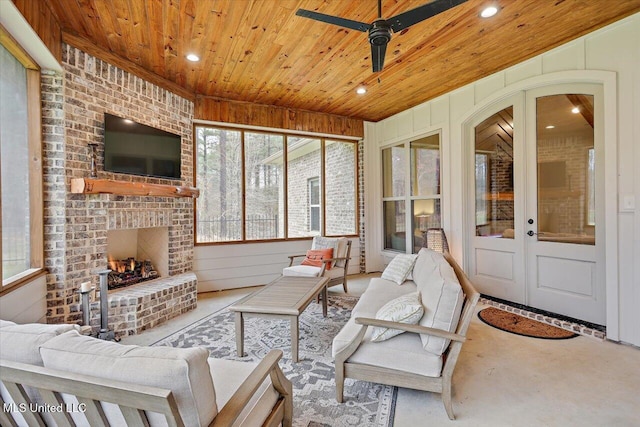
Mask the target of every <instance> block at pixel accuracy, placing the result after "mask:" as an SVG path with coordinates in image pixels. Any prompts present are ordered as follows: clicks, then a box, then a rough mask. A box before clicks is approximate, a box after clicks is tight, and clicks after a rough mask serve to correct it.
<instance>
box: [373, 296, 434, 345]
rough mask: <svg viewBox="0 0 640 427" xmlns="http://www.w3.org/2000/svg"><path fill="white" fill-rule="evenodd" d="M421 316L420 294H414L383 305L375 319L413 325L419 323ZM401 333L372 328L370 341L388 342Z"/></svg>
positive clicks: (387, 329)
mask: <svg viewBox="0 0 640 427" xmlns="http://www.w3.org/2000/svg"><path fill="white" fill-rule="evenodd" d="M423 314H424V307H423V306H422V302H420V293H419V292H414V293H412V294H408V295H403V296H401V297H398V298H396V299H393V300H391V301H389V302H388V303H386V304H385V305H383V306H382V307H381V308H380V310H378V312H377V313H376V319H380V320H389V321H392V322H400V323H406V324H409V325H415V324H417V323H418V322H419V321H420V319H421V318H422V315H423ZM403 332H404V331H401V330H399V329H389V328H381V327H374V328H373V331H372V333H371V341H374V342H380V341H384V340H388V339H389V338H392V337H395V336H396V335H400V334H401V333H403Z"/></svg>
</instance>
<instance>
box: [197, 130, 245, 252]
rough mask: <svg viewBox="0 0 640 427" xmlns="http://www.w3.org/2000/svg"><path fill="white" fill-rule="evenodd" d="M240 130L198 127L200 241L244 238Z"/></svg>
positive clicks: (198, 216)
mask: <svg viewBox="0 0 640 427" xmlns="http://www.w3.org/2000/svg"><path fill="white" fill-rule="evenodd" d="M240 137H241V134H240V132H239V131H233V130H226V129H214V128H205V127H197V128H196V150H197V152H196V156H197V158H196V164H197V166H196V185H197V186H198V188H199V189H200V197H199V198H198V199H197V201H196V222H197V226H198V229H197V241H198V242H225V241H233V240H241V239H242V155H241V149H240V147H241V142H240Z"/></svg>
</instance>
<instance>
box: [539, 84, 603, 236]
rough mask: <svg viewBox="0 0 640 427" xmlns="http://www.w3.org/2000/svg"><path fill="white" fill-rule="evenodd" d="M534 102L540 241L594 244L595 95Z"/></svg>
mask: <svg viewBox="0 0 640 427" xmlns="http://www.w3.org/2000/svg"><path fill="white" fill-rule="evenodd" d="M536 103H537V108H536V112H537V125H536V126H537V162H538V240H545V241H554V242H567V243H579V244H588V245H593V244H595V214H594V211H593V210H592V206H593V207H595V203H594V204H591V203H590V202H591V199H592V195H593V194H594V192H593V188H594V185H595V181H594V177H593V176H592V175H593V174H591V176H590V171H595V165H596V163H595V162H597V161H598V159H597V158H596V157H595V155H593V154H591V155H590V152H592V150H593V144H594V133H593V115H594V111H593V96H592V95H579V94H569V95H564V94H563V95H552V96H545V97H541V98H538V99H537V100H536ZM590 216H591V218H592V219H593V224H589V221H590Z"/></svg>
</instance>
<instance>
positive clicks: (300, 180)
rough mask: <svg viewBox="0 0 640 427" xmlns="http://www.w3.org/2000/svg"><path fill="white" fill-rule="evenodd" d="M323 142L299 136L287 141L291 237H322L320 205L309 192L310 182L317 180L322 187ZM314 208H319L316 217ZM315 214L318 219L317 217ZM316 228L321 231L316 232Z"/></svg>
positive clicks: (288, 138)
mask: <svg viewBox="0 0 640 427" xmlns="http://www.w3.org/2000/svg"><path fill="white" fill-rule="evenodd" d="M320 154H321V152H320V140H319V139H317V138H307V137H298V136H289V137H287V209H288V220H287V227H288V234H287V236H288V237H307V236H317V235H319V234H320V227H319V226H320V224H321V217H320V211H321V209H320V204H321V201H320V200H319V195H320V194H321V193H322V189H320V188H318V192H317V193H316V194H318V200H312V197H313V194H311V193H312V192H310V191H309V180H310V179H317V181H316V182H317V183H318V186H319V185H320V180H319V179H318V177H319V176H320V175H321V173H320V172H321V171H320V166H321V163H320ZM312 206H316V207H318V209H317V210H314V211H313V212H314V214H312V209H311V208H312ZM315 212H317V213H318V215H315ZM314 227H317V228H316V229H314Z"/></svg>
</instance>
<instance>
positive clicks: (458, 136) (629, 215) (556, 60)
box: [365, 14, 640, 346]
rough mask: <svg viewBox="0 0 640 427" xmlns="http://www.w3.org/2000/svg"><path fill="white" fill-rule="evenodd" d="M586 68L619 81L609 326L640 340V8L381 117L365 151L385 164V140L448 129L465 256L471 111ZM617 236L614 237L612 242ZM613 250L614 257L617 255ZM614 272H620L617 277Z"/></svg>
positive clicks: (447, 182)
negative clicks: (465, 124) (466, 129)
mask: <svg viewBox="0 0 640 427" xmlns="http://www.w3.org/2000/svg"><path fill="white" fill-rule="evenodd" d="M586 72H591V74H594V73H602V74H606V75H608V76H610V77H611V78H610V79H609V80H610V81H611V82H613V83H612V85H611V86H610V88H613V89H612V90H611V91H610V92H615V93H612V94H610V95H609V96H611V95H613V98H611V99H615V102H614V103H613V106H614V108H616V110H617V121H615V122H617V125H614V127H615V129H613V130H612V129H609V130H607V129H606V126H605V138H606V137H607V135H614V139H615V141H610V140H606V141H605V144H607V146H611V145H612V143H613V145H614V147H615V144H616V143H617V153H618V154H617V158H615V157H614V160H613V164H616V163H617V165H616V167H615V168H614V169H617V170H613V173H612V174H609V173H607V177H608V178H609V181H613V183H611V184H607V186H608V187H609V186H610V185H612V186H613V188H616V186H617V194H607V203H608V204H607V206H608V208H607V209H608V212H613V215H612V217H613V220H612V221H610V222H608V224H607V227H606V231H607V233H608V235H607V256H608V257H609V259H608V260H607V266H611V265H613V266H614V268H613V269H611V268H609V269H608V270H617V271H613V272H612V273H611V275H609V272H608V273H607V274H608V280H607V298H608V301H607V320H608V322H607V329H608V330H607V332H608V336H609V338H611V339H614V340H620V341H623V342H626V343H631V344H633V345H636V346H640V310H638V307H640V167H638V165H640V143H639V141H640V14H635V15H632V16H630V17H628V18H625V19H623V20H621V21H619V22H617V23H614V24H612V25H609V26H607V27H604V28H602V29H600V30H598V31H595V32H593V33H590V34H587V35H586V36H583V37H581V38H579V39H576V40H574V41H572V42H569V43H567V44H565V45H562V46H560V47H558V48H556V49H554V50H551V51H549V52H546V53H544V54H542V55H539V56H537V57H535V58H532V59H530V60H528V61H525V62H523V63H520V64H517V65H515V66H513V67H510V68H508V69H506V70H504V71H501V72H498V73H495V74H493V75H491V76H489V77H487V78H484V79H482V80H479V81H477V82H475V83H473V84H470V85H467V86H465V87H463V88H461V89H458V90H456V91H454V92H450V93H448V94H445V95H443V96H441V97H439V98H437V99H434V100H432V101H429V102H426V103H424V104H421V105H419V106H417V107H414V108H412V109H410V110H407V111H404V112H402V113H399V114H397V115H395V116H392V117H390V118H388V119H385V120H383V121H380V122H378V123H375V126H374V129H370V131H369V132H368V135H366V136H369V137H371V138H374V141H371V140H368V141H366V143H365V150H366V152H365V159H366V160H369V162H370V163H369V164H365V167H366V168H369V167H370V166H369V165H370V164H373V165H376V164H378V165H379V157H380V147H382V146H386V145H389V144H391V143H394V142H400V141H407V140H410V139H411V138H415V137H416V136H421V135H423V134H425V133H428V132H435V131H438V130H439V131H440V132H442V165H443V166H442V167H443V175H444V176H443V189H442V195H443V207H444V213H445V217H444V218H443V222H444V227H445V229H447V232H448V237H449V240H450V243H451V246H452V252H454V255H456V258H458V259H460V260H462V259H463V248H462V242H463V236H462V230H463V212H462V209H460V206H463V195H464V188H463V182H462V173H461V170H462V166H463V164H462V152H463V151H462V148H463V147H462V142H461V141H463V135H462V126H461V124H462V121H463V119H465V118H467V117H469V115H470V113H471V112H474V111H477V110H478V109H479V108H480V107H481V106H482V105H483V104H486V102H485V101H487V100H490V99H492V98H497V96H499V95H500V94H503V95H506V94H509V93H514V92H515V91H518V90H523V89H524V88H529V87H531V84H550V83H553V82H554V81H558V80H557V79H560V78H568V79H569V80H570V79H571V78H572V76H579V75H581V74H580V73H582V75H585V74H588V73H586ZM558 82H559V81H558ZM564 82H566V81H564ZM527 85H529V86H527ZM616 86H617V89H616ZM606 98H607V93H605V99H606ZM371 150H373V151H375V152H371ZM367 151H368V152H367ZM609 152H610V151H609ZM377 170H379V168H378V169H377ZM609 188H610V187H609ZM369 190H371V191H377V194H375V195H372V194H367V200H368V201H371V202H373V203H375V204H377V205H379V204H380V203H381V194H380V188H379V186H373V187H372V188H369V187H368V188H367V191H369ZM614 193H615V192H614ZM625 201H627V204H625ZM634 201H635V206H634V207H630V206H629V203H632V202H634ZM456 207H458V208H456ZM616 221H617V232H616V226H615V225H616V224H615V222H616ZM366 227H367V229H375V228H376V227H378V228H380V227H381V225H380V224H379V223H376V222H374V221H373V220H371V219H369V222H368V223H367V224H366ZM611 233H613V238H612V239H611V238H610V234H611ZM610 241H613V243H614V244H613V246H612V247H611V245H610V244H609V243H610ZM366 245H367V261H368V260H369V259H372V260H374V261H377V260H379V258H380V257H381V256H380V255H377V254H382V246H381V242H380V241H375V242H369V241H367V243H366ZM611 254H613V258H614V259H611ZM376 256H377V257H378V258H376ZM610 263H613V264H610ZM616 267H617V268H616ZM611 278H613V279H615V280H612V281H611V280H609V279H611ZM610 282H612V283H610Z"/></svg>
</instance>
